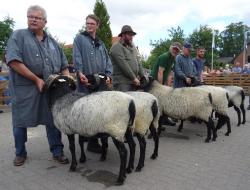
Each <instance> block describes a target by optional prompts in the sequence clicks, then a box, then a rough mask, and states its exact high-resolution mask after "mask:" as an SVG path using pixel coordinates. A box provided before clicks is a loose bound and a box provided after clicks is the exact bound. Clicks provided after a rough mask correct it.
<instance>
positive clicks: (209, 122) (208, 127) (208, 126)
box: [205, 117, 213, 143]
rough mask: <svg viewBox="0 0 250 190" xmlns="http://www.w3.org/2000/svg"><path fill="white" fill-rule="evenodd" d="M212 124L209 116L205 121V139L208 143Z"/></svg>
mask: <svg viewBox="0 0 250 190" xmlns="http://www.w3.org/2000/svg"><path fill="white" fill-rule="evenodd" d="M212 124H213V121H212V119H211V117H209V119H208V122H206V125H207V138H206V139H205V142H206V143H208V142H209V141H210V139H211V130H212Z"/></svg>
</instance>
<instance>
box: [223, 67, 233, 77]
mask: <svg viewBox="0 0 250 190" xmlns="http://www.w3.org/2000/svg"><path fill="white" fill-rule="evenodd" d="M231 73H232V71H231V69H230V68H229V65H228V64H226V66H225V68H224V69H223V75H225V76H226V75H230V74H231Z"/></svg>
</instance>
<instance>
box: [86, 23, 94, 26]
mask: <svg viewBox="0 0 250 190" xmlns="http://www.w3.org/2000/svg"><path fill="white" fill-rule="evenodd" d="M86 25H92V26H93V25H96V23H93V22H87V23H86Z"/></svg>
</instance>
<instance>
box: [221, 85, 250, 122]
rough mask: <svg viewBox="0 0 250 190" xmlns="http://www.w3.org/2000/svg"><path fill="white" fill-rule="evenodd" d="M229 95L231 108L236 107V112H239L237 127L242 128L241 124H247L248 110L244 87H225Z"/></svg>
mask: <svg viewBox="0 0 250 190" xmlns="http://www.w3.org/2000/svg"><path fill="white" fill-rule="evenodd" d="M224 88H225V89H226V90H227V92H228V95H229V104H228V106H229V107H234V109H235V111H236V112H237V116H238V124H237V126H240V124H245V123H246V110H245V105H244V101H245V93H244V90H243V88H242V87H239V86H225V87H224ZM241 112H242V116H243V120H242V122H241Z"/></svg>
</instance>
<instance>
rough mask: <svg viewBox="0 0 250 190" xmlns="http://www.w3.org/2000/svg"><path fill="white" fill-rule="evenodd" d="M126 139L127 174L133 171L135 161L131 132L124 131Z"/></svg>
mask: <svg viewBox="0 0 250 190" xmlns="http://www.w3.org/2000/svg"><path fill="white" fill-rule="evenodd" d="M125 136H126V139H127V143H128V146H129V162H128V167H127V173H131V172H132V170H133V169H134V160H135V145H136V144H135V141H134V139H133V135H132V132H131V130H127V131H126V134H125Z"/></svg>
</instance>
